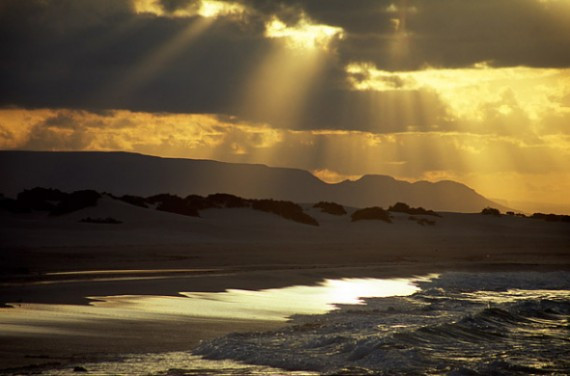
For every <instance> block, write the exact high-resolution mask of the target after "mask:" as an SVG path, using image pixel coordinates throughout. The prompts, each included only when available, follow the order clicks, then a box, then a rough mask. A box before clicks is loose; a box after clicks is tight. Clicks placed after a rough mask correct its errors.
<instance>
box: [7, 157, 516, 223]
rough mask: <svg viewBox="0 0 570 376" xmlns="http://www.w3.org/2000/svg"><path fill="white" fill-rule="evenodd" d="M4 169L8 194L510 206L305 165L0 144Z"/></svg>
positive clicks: (441, 186)
mask: <svg viewBox="0 0 570 376" xmlns="http://www.w3.org/2000/svg"><path fill="white" fill-rule="evenodd" d="M0 176H1V177H2V178H1V179H0V192H2V193H3V194H5V195H7V196H14V195H16V194H17V193H18V192H20V191H22V190H23V189H29V188H33V187H36V186H41V187H46V188H57V189H61V190H65V191H73V190H80V189H94V190H97V191H102V192H103V191H104V192H109V193H112V194H116V195H123V194H132V195H140V196H149V195H153V194H157V193H172V194H177V195H182V196H185V195H188V194H198V195H208V194H211V193H220V192H223V193H230V194H234V195H238V196H241V197H246V198H273V199H278V200H289V201H294V202H318V201H334V202H338V203H340V204H343V205H347V206H353V207H366V206H383V207H388V206H389V205H392V204H394V203H396V202H398V201H400V202H406V203H408V204H409V205H411V206H423V207H426V208H429V209H434V210H440V211H457V212H479V211H481V209H483V208H485V207H487V206H493V207H496V208H500V209H501V210H505V209H506V208H505V207H503V206H501V205H499V204H497V203H495V202H492V201H490V200H488V199H486V198H485V197H483V196H481V195H480V194H478V193H477V192H475V191H474V190H473V189H471V188H469V187H467V186H466V185H464V184H460V183H457V182H452V181H440V182H436V183H431V182H427V181H418V182H414V183H410V182H406V181H400V180H396V179H394V178H392V177H390V176H384V175H366V176H363V177H362V178H360V179H359V180H356V181H348V180H347V181H343V182H340V183H337V184H329V183H325V182H323V181H321V180H319V179H318V178H316V177H315V176H314V175H312V174H311V173H309V172H308V171H305V170H300V169H293V168H277V167H268V166H265V165H259V164H239V163H226V162H219V161H213V160H194V159H180V158H161V157H154V156H148V155H142V154H135V153H126V152H34V151H0Z"/></svg>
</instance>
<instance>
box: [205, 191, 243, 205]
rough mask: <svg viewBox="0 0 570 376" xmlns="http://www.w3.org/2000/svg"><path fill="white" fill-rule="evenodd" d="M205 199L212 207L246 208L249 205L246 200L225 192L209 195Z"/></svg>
mask: <svg viewBox="0 0 570 376" xmlns="http://www.w3.org/2000/svg"><path fill="white" fill-rule="evenodd" d="M206 201H207V202H209V203H210V205H211V206H210V207H214V208H246V207H249V206H250V205H251V204H250V203H249V202H248V200H246V199H244V198H241V197H238V196H234V195H230V194H227V193H215V194H213V195H209V196H208V197H206Z"/></svg>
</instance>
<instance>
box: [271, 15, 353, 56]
mask: <svg viewBox="0 0 570 376" xmlns="http://www.w3.org/2000/svg"><path fill="white" fill-rule="evenodd" d="M265 36H266V37H268V38H280V39H284V40H285V41H286V43H287V45H288V46H289V47H290V48H299V49H314V48H322V49H325V50H326V49H328V48H329V45H330V43H331V41H333V40H334V39H336V38H339V39H341V38H343V36H344V31H343V29H342V28H340V27H335V26H330V25H322V24H315V23H313V22H312V21H311V20H309V19H308V18H307V16H306V15H304V14H303V15H302V16H301V18H300V20H299V22H298V23H297V24H296V25H287V24H285V23H284V22H283V21H281V20H280V19H278V18H277V17H275V16H274V17H273V18H272V19H271V20H270V21H268V22H267V23H266V25H265Z"/></svg>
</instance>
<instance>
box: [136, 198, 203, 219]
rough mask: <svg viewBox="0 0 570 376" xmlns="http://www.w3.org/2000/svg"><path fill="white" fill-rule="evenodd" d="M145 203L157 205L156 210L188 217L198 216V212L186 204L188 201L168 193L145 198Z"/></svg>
mask: <svg viewBox="0 0 570 376" xmlns="http://www.w3.org/2000/svg"><path fill="white" fill-rule="evenodd" d="M147 202H149V203H150V204H158V205H157V207H156V210H160V211H165V212H169V213H176V214H181V215H187V216H190V217H199V216H200V214H199V213H198V210H197V209H196V208H194V207H192V206H191V205H190V204H189V203H188V201H186V200H185V199H183V198H181V197H178V196H176V195H171V194H169V193H162V194H158V195H154V196H151V197H149V198H147Z"/></svg>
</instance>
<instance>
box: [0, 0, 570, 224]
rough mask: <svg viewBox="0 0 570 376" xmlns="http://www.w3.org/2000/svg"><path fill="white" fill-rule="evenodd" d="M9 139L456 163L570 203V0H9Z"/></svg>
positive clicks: (335, 167)
mask: <svg viewBox="0 0 570 376" xmlns="http://www.w3.org/2000/svg"><path fill="white" fill-rule="evenodd" d="M0 40H1V45H2V47H1V49H2V53H1V54H0V149H20V150H109V151H111V150H121V151H132V152H138V153H144V154H152V155H158V156H164V157H184V158H200V159H215V160H221V161H227V162H240V163H241V162H243V163H262V164H267V165H269V166H279V167H295V168H302V169H306V170H309V171H311V172H313V173H314V174H315V175H316V176H318V177H319V178H321V179H323V180H325V181H327V182H338V181H342V180H344V179H358V178H359V177H361V176H362V175H365V174H384V175H391V176H394V177H396V178H399V179H404V180H409V181H416V180H430V181H438V180H455V181H458V182H461V183H464V184H467V185H469V186H470V187H472V188H474V189H475V190H477V191H478V192H479V193H481V194H483V195H485V196H486V197H488V198H491V199H495V200H498V201H500V202H501V203H502V204H506V205H508V206H510V207H513V208H516V209H519V210H524V211H528V212H535V211H546V212H556V213H570V194H568V192H570V0H477V1H472V0H416V1H413V0H407V1H406V0H392V1H384V0H351V1H346V0H305V1H301V0H297V1H295V0H235V1H221V0H220V1H217V0H0Z"/></svg>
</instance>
